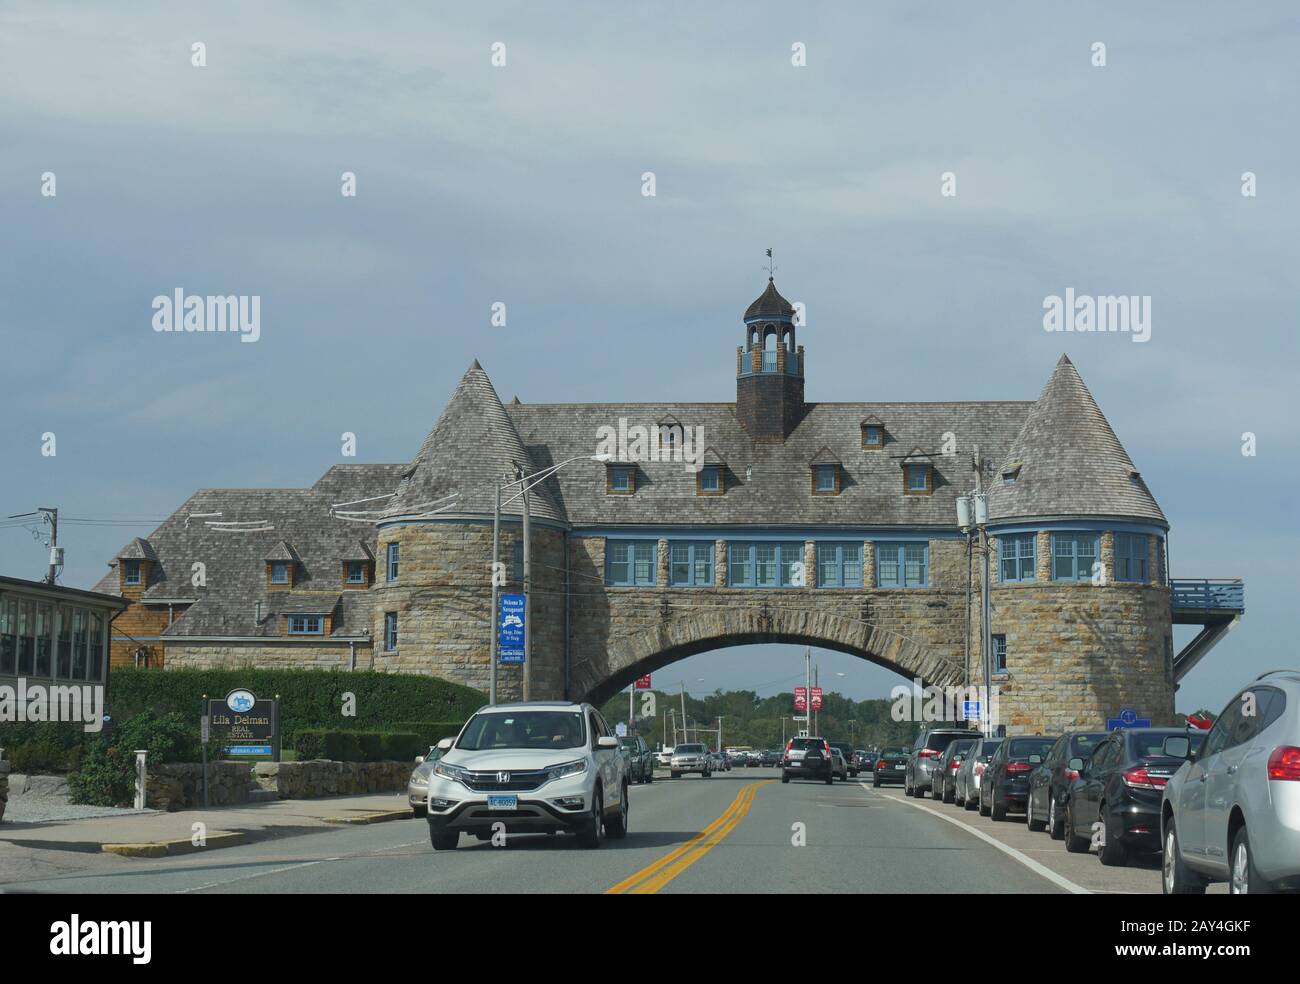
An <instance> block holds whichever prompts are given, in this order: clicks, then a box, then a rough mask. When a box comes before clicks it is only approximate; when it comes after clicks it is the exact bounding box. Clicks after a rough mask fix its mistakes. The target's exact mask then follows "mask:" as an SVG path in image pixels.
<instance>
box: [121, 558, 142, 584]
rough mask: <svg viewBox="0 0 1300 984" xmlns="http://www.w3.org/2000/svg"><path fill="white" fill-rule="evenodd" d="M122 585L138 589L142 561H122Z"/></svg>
mask: <svg viewBox="0 0 1300 984" xmlns="http://www.w3.org/2000/svg"><path fill="white" fill-rule="evenodd" d="M122 583H123V584H126V585H130V586H132V587H138V586H139V584H140V561H138V560H124V561H122Z"/></svg>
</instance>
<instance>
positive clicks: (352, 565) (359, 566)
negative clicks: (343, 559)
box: [348, 560, 366, 584]
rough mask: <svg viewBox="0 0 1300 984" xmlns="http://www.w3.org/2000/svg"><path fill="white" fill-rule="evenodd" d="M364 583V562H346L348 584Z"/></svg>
mask: <svg viewBox="0 0 1300 984" xmlns="http://www.w3.org/2000/svg"><path fill="white" fill-rule="evenodd" d="M365 583H366V562H365V561H364V560H349V561H348V584H365Z"/></svg>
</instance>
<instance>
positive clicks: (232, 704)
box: [208, 690, 280, 755]
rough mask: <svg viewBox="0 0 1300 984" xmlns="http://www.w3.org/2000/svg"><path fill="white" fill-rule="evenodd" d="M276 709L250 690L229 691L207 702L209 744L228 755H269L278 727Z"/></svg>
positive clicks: (273, 703) (275, 703) (277, 707)
mask: <svg viewBox="0 0 1300 984" xmlns="http://www.w3.org/2000/svg"><path fill="white" fill-rule="evenodd" d="M279 711H280V709H279V706H278V703H277V702H276V701H274V700H269V699H262V698H259V697H258V696H257V695H256V694H254V693H253V692H252V691H251V690H232V691H230V693H228V694H226V696H225V697H218V698H214V699H211V700H209V701H208V723H209V726H210V727H211V729H212V741H213V742H214V743H216V744H218V745H224V746H225V749H226V754H228V755H270V754H271V750H272V747H273V746H274V744H275V736H276V728H277V727H278V725H279V716H280V715H279Z"/></svg>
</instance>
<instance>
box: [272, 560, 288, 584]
mask: <svg viewBox="0 0 1300 984" xmlns="http://www.w3.org/2000/svg"><path fill="white" fill-rule="evenodd" d="M271 583H272V584H288V583H289V562H288V561H287V560H273V561H271Z"/></svg>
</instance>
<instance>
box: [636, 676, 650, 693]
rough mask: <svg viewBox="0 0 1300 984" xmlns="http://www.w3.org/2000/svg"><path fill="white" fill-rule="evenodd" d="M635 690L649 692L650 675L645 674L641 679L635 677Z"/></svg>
mask: <svg viewBox="0 0 1300 984" xmlns="http://www.w3.org/2000/svg"><path fill="white" fill-rule="evenodd" d="M636 689H637V690H649V689H650V674H649V673H647V674H646V675H645V676H643V677H637V678H636Z"/></svg>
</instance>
